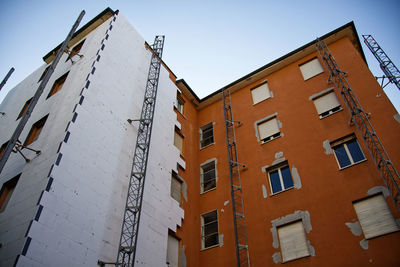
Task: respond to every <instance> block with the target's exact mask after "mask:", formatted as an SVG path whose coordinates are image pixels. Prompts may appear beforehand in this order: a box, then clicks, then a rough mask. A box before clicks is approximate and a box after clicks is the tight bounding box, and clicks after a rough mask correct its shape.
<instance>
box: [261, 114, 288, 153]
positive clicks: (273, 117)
mask: <svg viewBox="0 0 400 267" xmlns="http://www.w3.org/2000/svg"><path fill="white" fill-rule="evenodd" d="M277 115H278V114H277V113H274V114H272V115H269V116H267V117H265V118H263V119H261V120H258V121H256V122H255V123H254V127H255V131H256V137H257V141H258V142H259V143H261V145H262V144H265V143H268V142H271V141H273V140H275V139H277V138H279V137H282V131H281V127H280V126H279V121H278V117H277ZM272 120H275V122H276V126H277V129H278V132H276V133H274V134H272V135H269V136H267V137H265V138H263V139H261V134H260V125H262V124H263V123H267V122H269V121H272Z"/></svg>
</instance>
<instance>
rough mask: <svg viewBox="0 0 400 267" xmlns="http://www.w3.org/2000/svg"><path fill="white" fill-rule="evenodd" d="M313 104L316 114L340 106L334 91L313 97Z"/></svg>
mask: <svg viewBox="0 0 400 267" xmlns="http://www.w3.org/2000/svg"><path fill="white" fill-rule="evenodd" d="M314 105H315V108H316V109H317V112H318V114H322V113H324V112H326V111H329V110H331V109H334V108H336V107H338V106H340V103H339V100H338V99H337V97H336V94H335V92H333V91H332V92H330V93H328V94H326V95H323V96H321V97H318V98H316V99H314Z"/></svg>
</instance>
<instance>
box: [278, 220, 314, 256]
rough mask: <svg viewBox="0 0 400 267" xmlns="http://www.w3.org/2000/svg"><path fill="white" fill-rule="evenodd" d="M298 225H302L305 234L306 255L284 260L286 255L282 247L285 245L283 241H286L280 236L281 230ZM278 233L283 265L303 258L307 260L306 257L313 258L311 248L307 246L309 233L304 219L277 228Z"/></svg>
mask: <svg viewBox="0 0 400 267" xmlns="http://www.w3.org/2000/svg"><path fill="white" fill-rule="evenodd" d="M298 223H300V224H301V228H302V233H303V234H304V243H305V246H306V247H305V249H306V255H301V256H297V257H296V258H290V259H287V260H285V259H284V253H283V250H284V249H283V246H282V243H284V242H282V241H284V240H282V239H283V238H282V237H281V235H280V234H279V228H281V229H283V228H284V227H288V226H290V225H295V224H298ZM276 232H277V235H278V241H279V246H280V251H281V255H282V263H286V262H290V261H294V260H298V259H302V258H306V257H310V256H311V252H310V247H309V245H308V244H307V242H308V239H307V233H306V230H305V228H304V223H303V220H302V219H297V220H294V221H291V222H288V223H285V224H282V225H279V226H276Z"/></svg>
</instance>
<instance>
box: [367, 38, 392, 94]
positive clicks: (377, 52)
mask: <svg viewBox="0 0 400 267" xmlns="http://www.w3.org/2000/svg"><path fill="white" fill-rule="evenodd" d="M362 37H363V38H364V43H365V44H366V45H367V47H368V48H369V50H371V52H372V54H373V55H374V56H375V58H376V59H377V60H378V62H379V66H380V67H381V69H382V71H383V73H385V75H386V76H385V75H384V76H383V77H376V78H377V79H378V78H382V83H381V87H382V88H385V86H386V85H388V84H389V83H394V84H395V85H396V86H397V88H398V89H400V71H399V69H398V68H397V67H396V65H394V64H393V62H392V61H391V60H390V58H389V57H388V55H386V53H385V51H383V49H382V48H381V47H380V45H379V44H378V42H377V41H375V39H374V37H372V35H363V36H362ZM385 78H388V80H389V81H388V82H387V83H386V84H385V85H383V82H384V80H385Z"/></svg>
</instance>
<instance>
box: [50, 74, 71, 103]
mask: <svg viewBox="0 0 400 267" xmlns="http://www.w3.org/2000/svg"><path fill="white" fill-rule="evenodd" d="M68 74H69V71H67V72H66V73H64V74H63V75H61V76H60V77H59V78H57V80H55V81H54V83H53V86H52V87H51V90H50V92H49V94H48V95H47V97H46V99H49V98H50V97H51V96H53V95H55V94H56V93H57V92H59V91H60V90H61V89H62V88H63V87H64V84H65V82H66V81H67V78H68Z"/></svg>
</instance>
